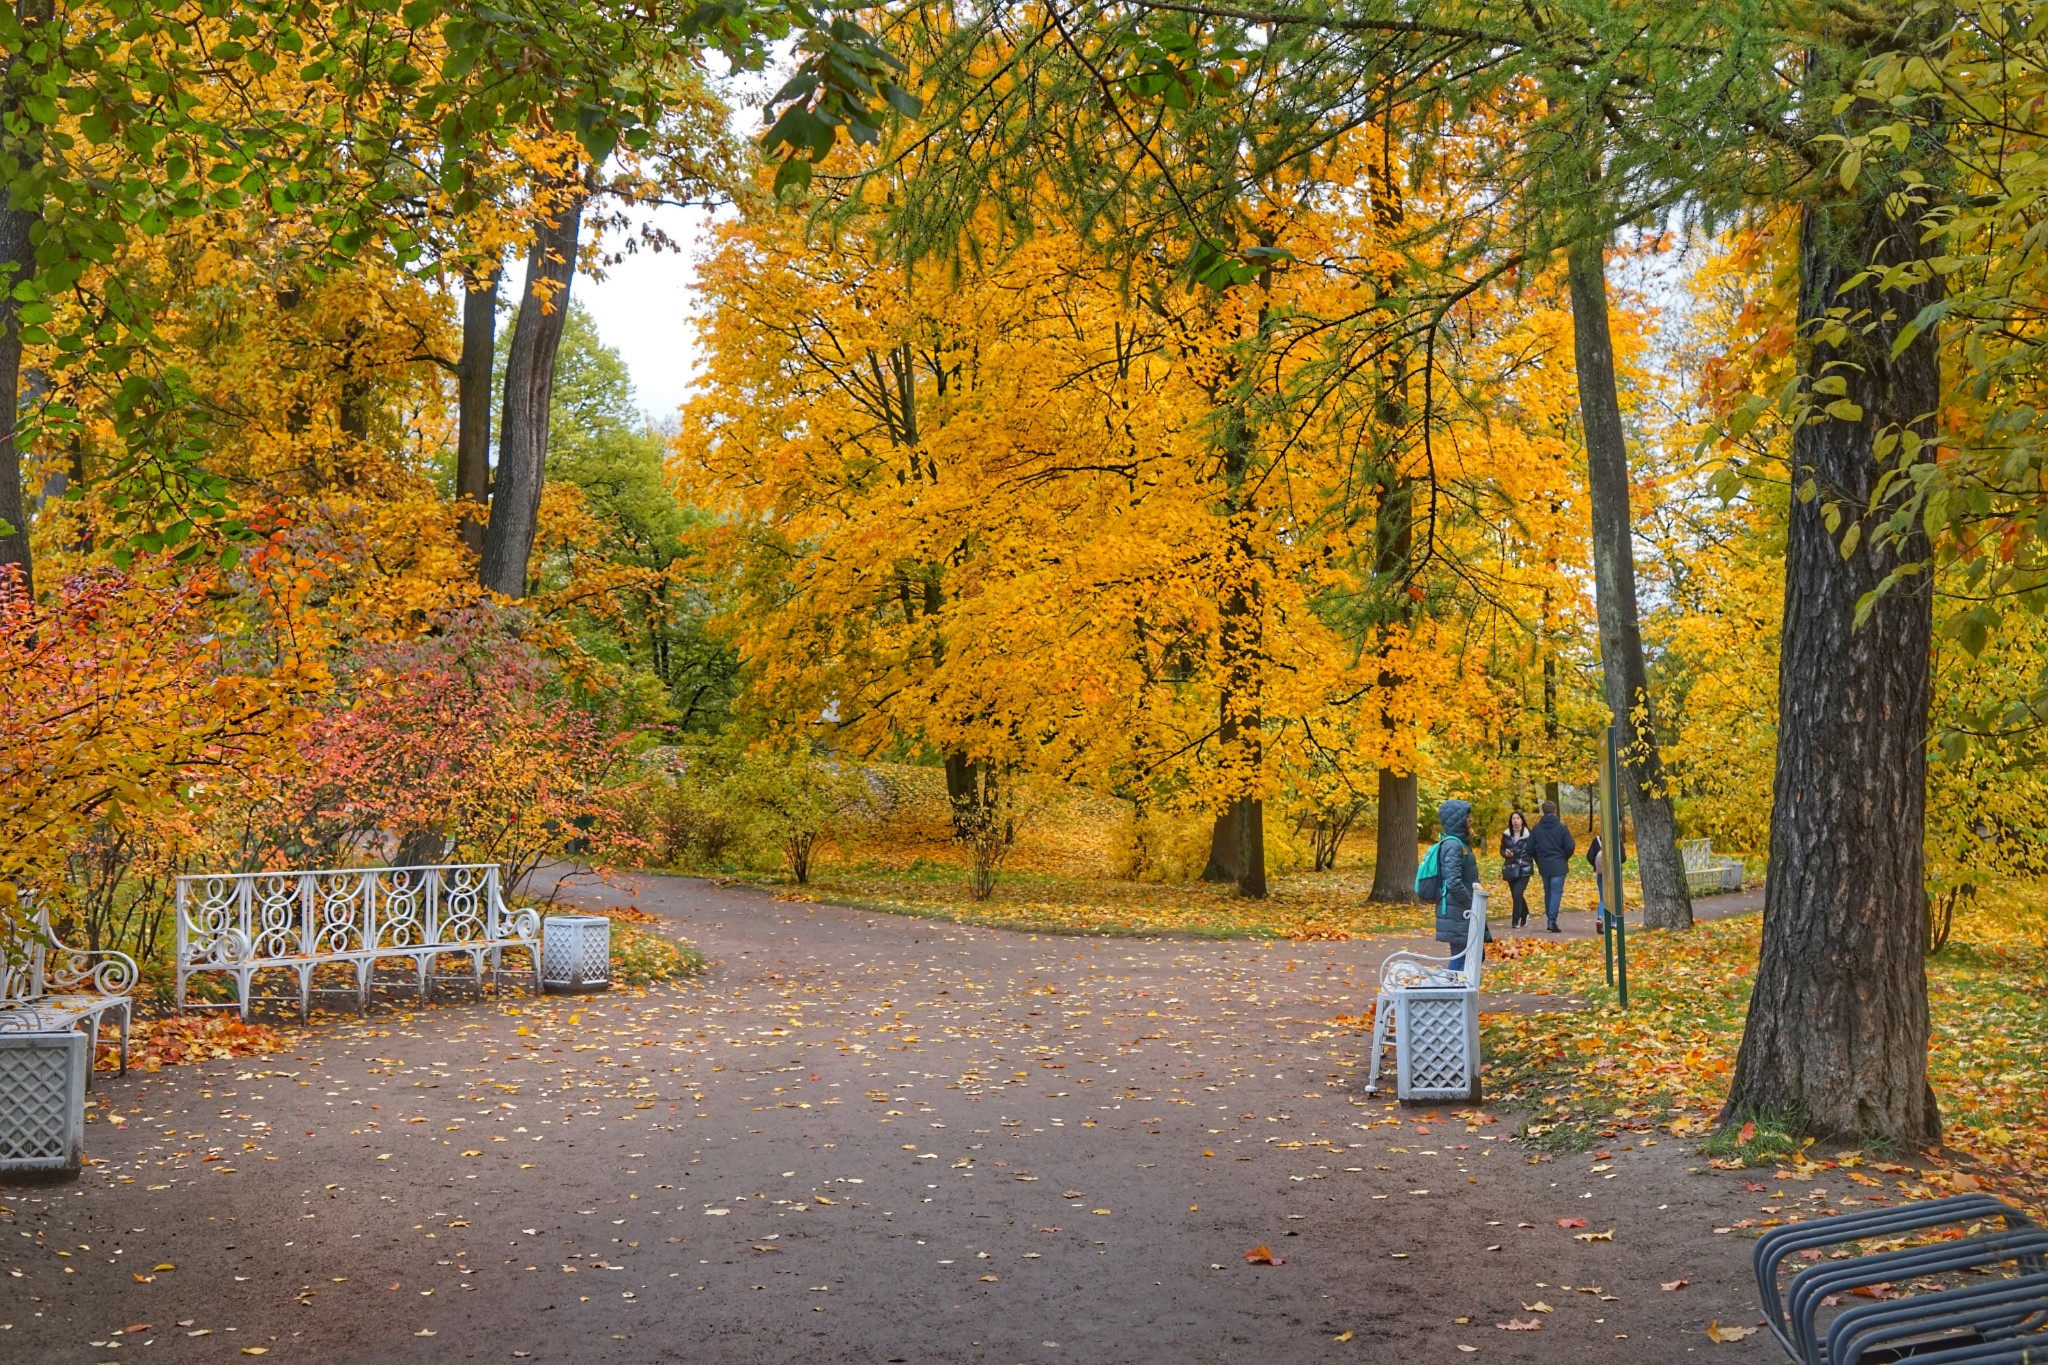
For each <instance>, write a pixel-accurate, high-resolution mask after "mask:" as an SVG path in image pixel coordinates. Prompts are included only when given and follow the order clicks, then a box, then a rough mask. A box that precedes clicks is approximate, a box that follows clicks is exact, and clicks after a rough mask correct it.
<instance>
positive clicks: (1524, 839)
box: [1500, 811, 1536, 929]
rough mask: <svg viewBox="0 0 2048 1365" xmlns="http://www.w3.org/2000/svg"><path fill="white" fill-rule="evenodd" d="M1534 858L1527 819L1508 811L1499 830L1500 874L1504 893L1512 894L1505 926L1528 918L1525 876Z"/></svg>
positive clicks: (1532, 869)
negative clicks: (1502, 826)
mask: <svg viewBox="0 0 2048 1365" xmlns="http://www.w3.org/2000/svg"><path fill="white" fill-rule="evenodd" d="M1535 871H1536V860H1535V859H1534V858H1532V857H1530V856H1529V820H1528V817H1526V816H1524V815H1523V814H1522V812H1520V811H1513V812H1511V813H1510V814H1509V815H1508V827H1507V828H1506V829H1504V830H1502V831H1501V832H1500V875H1501V876H1502V877H1503V878H1505V879H1506V881H1507V884H1508V894H1509V895H1511V896H1513V897H1514V902H1515V909H1514V913H1513V914H1512V915H1511V916H1510V917H1509V918H1508V928H1510V929H1519V928H1521V927H1522V926H1523V925H1525V924H1527V923H1528V922H1529V898H1528V896H1527V895H1526V894H1524V893H1525V892H1527V891H1528V889H1529V878H1530V876H1531V875H1532V874H1533V873H1534V872H1535Z"/></svg>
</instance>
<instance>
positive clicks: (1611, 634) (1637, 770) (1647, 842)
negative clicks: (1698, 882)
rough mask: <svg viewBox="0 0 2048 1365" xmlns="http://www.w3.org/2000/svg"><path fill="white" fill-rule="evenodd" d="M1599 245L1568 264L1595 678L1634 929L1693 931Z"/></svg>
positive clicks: (1584, 244)
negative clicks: (1612, 746)
mask: <svg viewBox="0 0 2048 1365" xmlns="http://www.w3.org/2000/svg"><path fill="white" fill-rule="evenodd" d="M1604 256H1605V252H1604V247H1603V244H1602V243H1600V242H1598V241H1594V240H1586V241H1581V242H1579V243H1578V244H1576V245H1575V246H1573V247H1572V249H1571V252H1570V253H1569V258H1568V269H1569V273H1570V278H1571V292H1572V340H1573V352H1574V355H1575V358H1576V360H1577V365H1578V373H1579V412H1580V418H1581V421H1582V422H1583V423H1584V426H1585V431H1586V484H1587V488H1588V490H1589V491H1590V493H1591V495H1592V504H1593V586H1594V596H1595V599H1596V601H1597V603H1598V613H1599V617H1600V659H1601V665H1602V666H1601V680H1602V683H1603V684H1604V687H1605V691H1606V695H1607V707H1608V709H1609V710H1610V711H1612V712H1613V714H1614V726H1615V733H1616V735H1617V736H1618V738H1619V740H1620V744H1621V761H1622V766H1623V779H1622V781H1623V785H1624V786H1626V787H1627V788H1628V804H1629V812H1630V814H1631V815H1632V816H1633V817H1634V819H1635V826H1636V864H1637V868H1638V870H1639V875H1640V877H1641V879H1642V885H1643V924H1644V925H1645V926H1646V927H1648V928H1651V929H1690V928H1692V898H1691V896H1690V895H1688V894H1687V891H1686V885H1685V863H1684V861H1683V860H1682V859H1681V858H1680V857H1679V854H1678V826H1677V822H1676V821H1674V820H1673V819H1672V816H1671V797H1670V795H1669V793H1668V792H1667V791H1666V790H1665V786H1664V759H1663V755H1662V754H1661V753H1660V752H1659V750H1658V745H1657V731H1656V719H1655V714H1656V713H1655V711H1654V710H1653V709H1652V708H1651V706H1650V682H1649V674H1648V670H1647V669H1646V667H1645V666H1644V663H1643V634H1642V628H1641V626H1640V624H1639V623H1638V620H1637V616H1636V559H1635V528H1634V525H1633V523H1632V521H1631V520H1630V517H1629V505H1628V437H1627V435H1626V433H1625V432H1624V431H1623V429H1622V425H1621V398H1620V394H1619V393H1618V391H1617V389H1616V385H1615V379H1614V341H1613V338H1612V337H1611V336H1610V335H1609V332H1608V323H1607V268H1606V262H1605V259H1604Z"/></svg>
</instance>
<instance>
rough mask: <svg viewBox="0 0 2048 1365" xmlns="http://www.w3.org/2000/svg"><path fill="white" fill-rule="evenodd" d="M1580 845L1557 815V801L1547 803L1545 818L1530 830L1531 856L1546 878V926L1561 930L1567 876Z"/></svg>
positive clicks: (1551, 929)
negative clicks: (1558, 915) (1559, 912)
mask: <svg viewBox="0 0 2048 1365" xmlns="http://www.w3.org/2000/svg"><path fill="white" fill-rule="evenodd" d="M1578 848H1579V845H1578V843H1577V841H1576V840H1574V839H1573V838H1572V832H1571V831H1570V830H1568V829H1566V828H1565V827H1564V821H1562V820H1560V819H1558V818H1557V802H1555V801H1545V802H1544V803H1543V818H1542V819H1541V820H1538V821H1537V822H1536V828H1535V829H1533V830H1531V831H1529V856H1530V857H1531V858H1533V859H1535V860H1536V873H1537V875H1538V876H1540V877H1542V878H1543V918H1544V920H1545V921H1546V923H1545V925H1544V927H1545V928H1547V929H1548V930H1549V931H1550V932H1551V933H1553V934H1554V933H1557V932H1558V928H1557V911H1558V907H1559V906H1560V905H1562V904H1563V903H1564V879H1565V878H1566V877H1567V876H1569V875H1571V870H1572V854H1574V853H1576V852H1578Z"/></svg>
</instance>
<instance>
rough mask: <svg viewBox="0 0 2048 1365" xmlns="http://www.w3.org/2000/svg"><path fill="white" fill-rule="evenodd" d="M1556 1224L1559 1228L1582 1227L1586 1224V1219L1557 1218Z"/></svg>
mask: <svg viewBox="0 0 2048 1365" xmlns="http://www.w3.org/2000/svg"><path fill="white" fill-rule="evenodd" d="M1557 1225H1558V1226H1559V1227H1561V1228H1582V1227H1584V1226H1586V1220H1585V1219H1583V1218H1560V1219H1558V1220H1557Z"/></svg>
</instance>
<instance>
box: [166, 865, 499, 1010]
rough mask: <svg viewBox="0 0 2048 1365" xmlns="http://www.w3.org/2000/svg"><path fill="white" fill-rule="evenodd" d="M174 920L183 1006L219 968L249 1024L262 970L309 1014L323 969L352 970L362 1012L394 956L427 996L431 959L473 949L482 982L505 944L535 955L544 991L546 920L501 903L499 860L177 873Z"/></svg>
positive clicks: (473, 971)
mask: <svg viewBox="0 0 2048 1365" xmlns="http://www.w3.org/2000/svg"><path fill="white" fill-rule="evenodd" d="M177 921H178V1006H179V1008H181V1009H183V1008H187V1007H188V1002H187V1000H186V985H187V983H188V982H189V981H190V980H191V979H192V977H194V976H196V975H198V974H200V973H202V972H215V973H220V974H223V975H225V976H228V977H230V978H231V979H232V980H233V981H234V983H235V995H236V1001H235V1003H237V1004H238V1005H239V1007H240V1009H241V1012H242V1014H243V1015H244V1016H245V1017H246V1016H247V1014H248V1012H249V1003H250V988H251V985H252V983H253V981H254V980H255V977H256V975H257V973H259V972H262V971H265V970H272V969H283V970H290V971H293V972H295V973H297V975H298V987H299V989H298V997H299V1013H300V1014H301V1015H304V1014H305V1013H306V1011H307V1010H308V1008H309V1007H310V1003H311V995H312V991H313V984H312V983H313V974H314V972H315V970H316V969H318V968H319V967H320V966H322V965H324V964H333V963H339V964H342V965H345V966H347V967H349V968H351V969H353V972H354V978H355V988H354V989H355V995H356V999H357V1004H358V1005H359V1006H361V1005H364V1004H367V1003H368V999H369V991H370V979H371V975H372V973H373V972H374V971H375V969H376V965H377V963H379V962H382V961H388V960H394V959H403V960H406V961H409V962H410V963H411V964H412V966H413V969H414V971H415V973H416V975H417V977H418V983H419V993H420V998H421V999H425V998H426V994H427V989H428V986H429V985H430V983H431V979H432V973H433V965H434V959H435V958H437V957H439V956H440V955H442V954H444V953H463V954H467V955H468V956H469V958H470V966H471V974H472V975H473V976H474V978H475V979H476V981H477V982H478V983H479V984H481V983H482V981H483V975H484V966H485V963H486V962H487V961H488V962H489V964H490V968H491V970H492V971H493V973H496V972H497V971H499V970H500V969H501V967H502V965H503V964H502V954H503V953H504V951H505V950H506V949H508V948H512V949H521V950H524V951H525V952H526V953H527V954H528V955H529V960H530V962H531V964H532V966H533V970H534V987H535V990H536V991H537V990H538V989H539V963H538V958H539V956H540V916H539V914H538V913H536V912H535V911H533V910H530V909H519V910H514V909H510V908H508V907H507V906H506V905H505V903H504V900H503V899H502V898H501V897H500V895H499V885H498V866H497V864H495V863H445V864H440V865H437V866H433V867H354V868H341V869H336V870H320V871H316V870H294V871H277V872H220V873H202V874H199V875H195V876H189V877H180V878H178V917H177Z"/></svg>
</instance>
